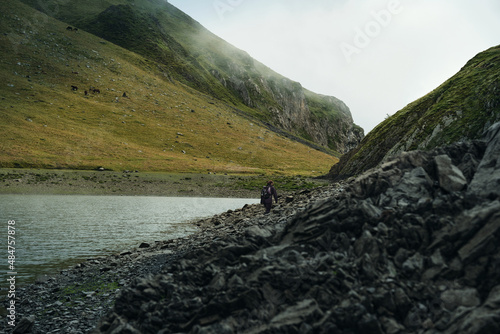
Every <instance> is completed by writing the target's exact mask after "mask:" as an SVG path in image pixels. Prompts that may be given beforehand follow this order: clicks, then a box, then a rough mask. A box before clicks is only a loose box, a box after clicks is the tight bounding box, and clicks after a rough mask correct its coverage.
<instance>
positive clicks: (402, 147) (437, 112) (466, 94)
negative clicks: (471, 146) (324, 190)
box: [327, 46, 500, 180]
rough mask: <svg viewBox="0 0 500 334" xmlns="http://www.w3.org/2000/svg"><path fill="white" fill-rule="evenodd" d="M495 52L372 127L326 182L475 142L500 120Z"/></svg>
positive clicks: (498, 50)
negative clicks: (404, 156) (407, 155)
mask: <svg viewBox="0 0 500 334" xmlns="http://www.w3.org/2000/svg"><path fill="white" fill-rule="evenodd" d="M499 82H500V46H494V47H491V48H489V49H487V50H485V51H483V52H480V53H479V54H477V55H476V56H475V57H473V58H472V59H470V60H469V61H468V62H467V63H466V64H465V65H464V66H463V67H462V68H461V69H460V71H458V72H457V73H456V74H455V75H454V76H452V77H451V78H450V79H448V80H447V81H445V82H444V83H443V84H441V85H440V86H439V87H437V88H436V89H434V90H433V91H431V92H430V93H428V94H427V95H425V96H423V97H421V98H420V99H418V100H416V101H414V102H412V103H410V104H408V105H407V106H406V107H404V108H403V109H401V110H400V111H398V112H397V113H395V114H394V115H392V116H391V117H388V118H387V119H386V120H384V121H383V122H382V123H380V124H379V125H377V126H376V127H375V128H374V129H373V130H372V131H371V132H370V133H368V134H367V135H366V137H365V138H364V139H363V140H362V141H361V143H360V144H359V145H358V146H357V147H356V148H355V149H353V150H352V151H350V152H348V153H347V154H345V155H344V156H342V157H341V159H340V162H339V163H338V164H336V165H334V166H333V167H332V168H331V169H330V172H329V173H328V175H327V177H328V178H332V179H336V180H339V179H344V178H347V177H350V176H354V175H359V174H361V173H362V172H364V171H366V170H368V169H370V168H373V167H376V166H377V165H379V164H380V163H381V162H383V161H386V160H388V159H390V158H391V157H394V156H396V155H397V154H398V153H401V152H404V151H411V150H430V149H433V148H436V147H439V146H442V145H448V144H451V143H454V142H457V141H463V140H474V139H478V138H480V137H481V136H482V135H483V133H484V131H486V130H487V129H488V128H489V127H490V126H491V125H492V124H494V123H495V122H497V121H499V120H500V85H499Z"/></svg>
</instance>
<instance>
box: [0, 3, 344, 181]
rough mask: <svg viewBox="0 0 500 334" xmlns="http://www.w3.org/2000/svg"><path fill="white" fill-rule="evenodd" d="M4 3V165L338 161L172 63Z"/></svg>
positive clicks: (288, 165)
mask: <svg viewBox="0 0 500 334" xmlns="http://www.w3.org/2000/svg"><path fill="white" fill-rule="evenodd" d="M37 3H38V2H37ZM60 3H61V4H67V3H68V2H67V1H60ZM103 3H104V2H103ZM72 4H73V2H72ZM46 5H47V6H48V7H47V8H48V10H50V8H51V7H50V6H49V5H48V4H47V3H46ZM79 6H82V7H85V6H84V5H82V4H78V3H75V4H74V7H75V8H79ZM54 8H55V9H57V8H62V6H59V7H58V6H56V7H54ZM85 8H87V7H85ZM1 9H2V11H1V13H0V18H1V19H0V76H1V77H2V78H3V80H2V83H0V101H1V104H0V133H2V138H1V139H0V152H1V153H0V167H38V168H79V169H93V168H96V167H99V166H103V167H105V168H110V169H114V170H123V169H131V170H133V169H139V170H143V171H145V170H152V171H179V172H183V171H185V172H206V171H214V172H251V173H257V172H259V173H260V172H266V173H285V174H294V173H304V174H314V173H313V171H321V170H323V171H326V170H327V169H328V168H329V166H330V165H331V164H333V163H335V162H336V161H337V159H336V158H335V157H333V156H331V155H328V154H325V153H322V152H320V151H319V150H316V149H312V148H311V147H309V146H306V145H303V144H300V143H298V142H297V141H292V140H290V139H288V138H287V137H285V136H283V135H280V134H278V133H276V132H273V131H270V130H269V126H267V125H265V124H263V123H262V122H260V121H258V120H256V119H252V118H251V117H250V116H248V114H245V113H243V112H241V111H238V110H237V109H235V108H234V106H231V105H229V104H228V103H227V101H226V102H224V101H222V100H218V99H216V98H214V97H212V96H210V95H208V94H206V93H204V92H200V91H199V90H196V89H193V88H191V87H189V86H187V85H185V84H182V83H181V82H179V81H178V80H176V79H175V78H172V77H171V76H169V74H168V72H166V71H165V66H166V65H165V64H162V63H159V62H156V61H154V60H152V59H151V58H149V57H146V56H143V55H139V54H137V53H134V52H131V51H129V50H126V49H124V48H122V47H119V46H117V45H115V44H113V43H110V42H107V41H104V40H103V39H101V38H97V37H96V36H94V35H92V34H90V33H88V32H86V31H84V30H82V29H79V30H78V31H74V30H68V29H67V26H68V24H67V23H63V22H61V21H57V20H55V19H53V18H52V17H49V16H47V15H45V14H43V13H41V12H39V11H36V10H34V9H33V8H31V7H29V6H27V5H25V4H22V3H21V2H19V1H17V0H14V1H10V2H4V3H2V5H1ZM55 9H54V10H55ZM72 86H75V87H77V89H76V88H72ZM91 88H92V89H91ZM93 89H96V90H97V89H98V90H99V91H100V92H97V91H95V92H94V91H93Z"/></svg>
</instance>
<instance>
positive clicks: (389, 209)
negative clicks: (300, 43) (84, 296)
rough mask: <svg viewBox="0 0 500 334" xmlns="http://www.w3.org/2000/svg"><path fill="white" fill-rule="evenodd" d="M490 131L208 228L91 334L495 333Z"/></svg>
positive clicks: (498, 327)
mask: <svg viewBox="0 0 500 334" xmlns="http://www.w3.org/2000/svg"><path fill="white" fill-rule="evenodd" d="M496 129H498V128H493V129H491V131H490V133H489V134H488V135H489V137H488V140H487V141H477V142H471V143H458V144H455V145H452V146H449V147H444V148H440V149H436V150H434V151H431V152H419V151H415V152H409V153H406V154H403V155H401V156H399V157H398V158H396V159H394V160H392V161H390V162H387V163H386V164H384V165H382V166H381V167H379V168H376V169H372V170H370V171H368V172H367V173H365V174H363V175H362V176H360V177H359V178H357V179H355V180H352V181H350V182H349V183H348V185H347V187H346V188H345V191H343V192H335V194H333V195H332V196H330V197H327V198H324V199H322V200H320V201H317V202H316V203H314V204H312V205H310V206H309V207H308V208H307V209H305V210H303V211H298V213H297V214H295V215H294V216H290V218H286V217H285V216H283V215H274V216H272V217H271V218H272V219H274V221H272V223H269V224H258V223H254V224H253V225H252V226H250V227H249V228H248V229H241V230H240V233H227V234H225V235H223V236H220V237H219V238H217V239H216V240H206V243H205V244H203V245H200V246H199V247H194V248H193V249H191V251H188V252H186V253H185V254H183V255H182V256H179V257H178V258H176V259H175V260H173V261H171V262H170V263H168V264H167V265H166V266H165V268H164V270H163V272H162V273H161V274H160V275H157V276H155V277H149V278H146V279H140V280H137V281H136V282H135V283H134V284H132V285H131V287H130V288H127V289H124V290H123V291H122V293H121V295H120V296H119V297H118V298H117V300H116V303H115V307H114V309H113V310H112V312H110V313H109V314H108V315H107V316H106V317H105V318H104V319H102V321H101V323H100V324H99V326H98V327H97V328H96V330H95V333H122V332H123V333H184V332H188V333H377V334H378V333H417V332H418V333H429V334H430V333H449V334H455V333H456V334H458V333H478V334H479V333H481V334H482V333H492V334H493V333H499V332H500V283H499V281H498V277H500V252H499V244H500V243H499V241H500V240H499V238H500V198H499V191H498V187H495V184H496V183H493V185H491V182H490V180H489V179H488V178H487V177H485V176H484V173H486V171H487V172H488V173H493V175H497V174H498V172H499V168H500V165H499V164H496V162H495V164H493V163H491V161H497V160H495V153H494V152H498V150H499V149H500V134H499V133H498V131H497V130H496ZM492 154H493V155H492ZM496 157H498V155H496ZM495 182H496V181H495ZM487 183H489V184H487ZM481 189H487V190H485V191H482V190H481ZM290 203H291V204H293V203H294V201H290ZM296 204H298V203H296ZM247 219H252V218H247ZM255 219H257V218H255ZM242 223H244V222H242V221H233V224H235V226H236V225H238V224H242ZM225 224H227V223H225ZM219 226H223V224H220V223H219ZM226 228H229V227H226Z"/></svg>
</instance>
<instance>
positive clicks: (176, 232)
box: [0, 195, 258, 288]
mask: <svg viewBox="0 0 500 334" xmlns="http://www.w3.org/2000/svg"><path fill="white" fill-rule="evenodd" d="M257 202H258V200H256V199H234V198H172V197H149V196H144V197H142V196H133V197H132V196H73V195H72V196H67V195H64V196H57V195H0V219H1V220H0V228H1V230H0V235H1V236H2V239H3V240H4V241H3V242H2V244H3V245H4V247H3V250H2V253H3V254H4V255H3V256H0V259H1V258H4V260H3V261H1V265H0V270H2V273H3V274H4V275H6V274H5V273H6V272H8V271H9V269H8V263H7V258H8V253H7V233H8V232H7V230H8V226H7V225H8V221H9V220H15V228H16V229H15V238H16V239H15V241H16V244H15V247H16V249H15V251H16V252H15V256H16V262H15V269H16V271H17V273H18V274H17V279H18V281H21V282H30V281H33V280H34V278H36V277H37V276H40V275H45V274H47V275H51V274H54V273H57V272H59V271H60V270H61V269H65V268H68V267H69V266H72V265H74V264H76V263H78V262H81V261H82V260H86V259H88V258H92V257H96V256H102V255H106V254H111V253H116V252H119V251H123V250H128V249H131V248H133V247H137V246H138V245H139V244H140V243H141V242H150V243H154V241H157V240H167V239H173V238H178V237H182V236H186V235H189V234H191V233H193V232H195V231H196V228H195V227H194V226H192V225H191V224H189V222H190V221H193V220H195V219H199V218H205V217H209V216H212V215H215V214H218V213H222V212H225V211H227V210H229V209H231V210H234V209H238V208H241V207H243V206H244V205H245V204H253V203H257ZM2 288H3V285H2Z"/></svg>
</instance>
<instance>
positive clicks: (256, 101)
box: [23, 0, 364, 153]
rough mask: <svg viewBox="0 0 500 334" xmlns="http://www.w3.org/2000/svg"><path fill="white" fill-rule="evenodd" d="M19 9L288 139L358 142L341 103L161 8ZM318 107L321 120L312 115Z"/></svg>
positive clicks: (335, 145)
mask: <svg viewBox="0 0 500 334" xmlns="http://www.w3.org/2000/svg"><path fill="white" fill-rule="evenodd" d="M23 2H25V3H27V4H29V5H31V6H33V7H34V8H37V9H39V10H41V11H43V12H45V13H47V14H48V15H50V16H53V17H55V18H57V19H59V20H61V21H64V22H67V23H68V24H71V25H73V26H76V27H78V28H80V29H83V30H85V31H88V32H90V33H92V34H95V35H96V36H99V37H101V38H103V39H106V40H108V41H111V42H113V43H115V44H117V45H120V46H122V47H124V48H126V49H128V50H131V51H133V52H136V53H138V54H140V55H142V56H144V57H146V58H148V59H150V60H153V61H155V62H157V63H158V64H160V65H159V66H160V70H161V71H162V72H163V73H164V74H165V76H166V77H168V78H169V79H171V80H175V81H180V82H182V83H184V84H186V85H189V86H190V87H192V88H194V89H196V90H199V91H200V92H203V93H205V94H208V95H210V96H213V97H215V98H217V99H221V100H223V101H225V102H227V103H230V104H231V105H233V106H235V107H237V108H239V109H241V110H243V111H244V112H246V113H248V114H249V115H252V116H254V117H257V118H258V119H259V120H261V121H263V122H268V123H270V124H273V125H274V126H276V127H277V128H280V129H281V130H284V131H287V132H288V133H290V134H292V135H294V136H299V137H301V138H303V139H305V140H307V141H311V142H314V143H316V144H319V145H322V146H323V147H325V148H328V149H330V150H333V151H336V152H339V153H345V152H347V151H349V150H350V149H352V148H353V147H354V146H355V145H356V144H357V143H359V141H360V140H361V138H362V137H363V135H364V134H363V130H362V129H361V128H360V127H358V126H356V125H355V124H354V123H353V120H352V116H351V114H350V111H349V109H348V108H347V107H346V106H345V104H344V103H342V102H341V101H339V100H337V99H334V98H333V99H332V98H329V97H322V96H320V95H317V94H314V93H311V92H309V93H306V91H305V89H303V88H302V86H301V85H300V84H299V83H297V82H292V81H291V80H289V79H287V78H285V77H283V76H281V75H279V74H277V73H275V72H274V71H272V70H270V69H269V68H267V67H266V66H264V65H263V64H261V63H259V62H257V61H255V60H254V59H252V58H251V57H250V56H249V55H248V54H247V53H246V52H243V51H241V50H239V49H237V48H235V47H233V46H232V45H230V44H228V43H226V42H225V41H224V40H222V39H220V38H219V37H217V36H215V35H214V34H212V33H210V32H209V31H208V30H206V29H205V28H204V27H203V26H201V25H200V24H199V23H198V22H196V21H194V20H193V19H192V18H190V17H189V16H187V15H185V14H184V13H183V12H181V11H180V10H178V9H177V8H175V7H174V6H172V5H170V4H169V3H168V2H166V1H164V0H135V1H132V0H109V1H102V0H88V1H85V3H84V4H83V3H82V4H75V3H74V2H73V1H68V0H48V1H44V2H43V4H41V3H40V1H38V0H23ZM317 100H321V104H322V106H323V110H322V112H321V113H317V112H316V110H315V108H314V107H311V105H313V104H315V103H316V101H317Z"/></svg>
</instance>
